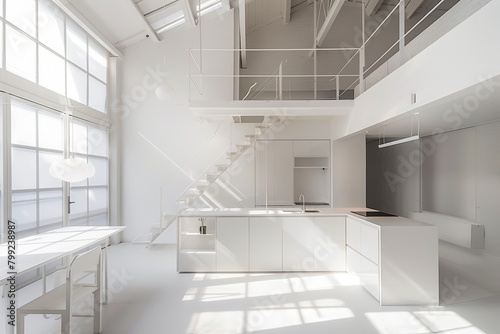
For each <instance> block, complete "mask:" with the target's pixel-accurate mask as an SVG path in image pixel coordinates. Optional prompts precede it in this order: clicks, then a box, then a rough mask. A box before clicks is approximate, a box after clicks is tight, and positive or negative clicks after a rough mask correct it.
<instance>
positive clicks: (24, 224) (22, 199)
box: [12, 192, 36, 231]
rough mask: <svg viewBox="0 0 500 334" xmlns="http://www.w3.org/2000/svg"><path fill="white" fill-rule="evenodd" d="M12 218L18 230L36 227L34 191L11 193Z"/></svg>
mask: <svg viewBox="0 0 500 334" xmlns="http://www.w3.org/2000/svg"><path fill="white" fill-rule="evenodd" d="M12 220H13V221H14V222H16V228H17V230H19V231H22V230H26V229H29V228H34V227H36V193H34V192H33V193H28V194H26V193H23V194H12Z"/></svg>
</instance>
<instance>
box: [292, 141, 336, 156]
mask: <svg viewBox="0 0 500 334" xmlns="http://www.w3.org/2000/svg"><path fill="white" fill-rule="evenodd" d="M293 156H294V157H329V156H330V141H329V140H296V141H294V142H293Z"/></svg>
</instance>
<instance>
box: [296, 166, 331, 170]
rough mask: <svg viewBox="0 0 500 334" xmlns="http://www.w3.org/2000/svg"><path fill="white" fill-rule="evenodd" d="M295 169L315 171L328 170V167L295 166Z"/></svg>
mask: <svg viewBox="0 0 500 334" xmlns="http://www.w3.org/2000/svg"><path fill="white" fill-rule="evenodd" d="M293 168H295V169H309V168H310V169H313V168H321V169H323V170H325V169H328V166H295V167H293Z"/></svg>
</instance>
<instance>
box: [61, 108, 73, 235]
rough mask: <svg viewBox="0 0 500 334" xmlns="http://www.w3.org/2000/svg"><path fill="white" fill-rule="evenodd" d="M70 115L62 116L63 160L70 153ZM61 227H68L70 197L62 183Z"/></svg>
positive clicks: (66, 187)
mask: <svg viewBox="0 0 500 334" xmlns="http://www.w3.org/2000/svg"><path fill="white" fill-rule="evenodd" d="M70 117H71V116H70V115H68V114H63V141H64V143H63V158H64V159H67V158H69V157H70V152H71V135H72V133H71V128H70V126H71V121H70ZM62 187H63V194H62V198H63V205H62V208H63V226H68V225H69V220H70V217H69V214H68V209H69V203H68V202H69V201H68V198H69V196H70V185H69V183H68V182H63V186H62Z"/></svg>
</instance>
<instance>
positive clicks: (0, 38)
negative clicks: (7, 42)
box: [0, 1, 4, 68]
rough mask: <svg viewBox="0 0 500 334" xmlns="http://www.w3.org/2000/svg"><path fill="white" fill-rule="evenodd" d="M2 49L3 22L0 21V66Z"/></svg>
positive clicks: (0, 66) (1, 66)
mask: <svg viewBox="0 0 500 334" xmlns="http://www.w3.org/2000/svg"><path fill="white" fill-rule="evenodd" d="M1 5H2V2H1V1H0V6H1ZM0 11H1V10H0ZM3 49H4V44H3V22H2V21H0V68H3Z"/></svg>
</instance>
